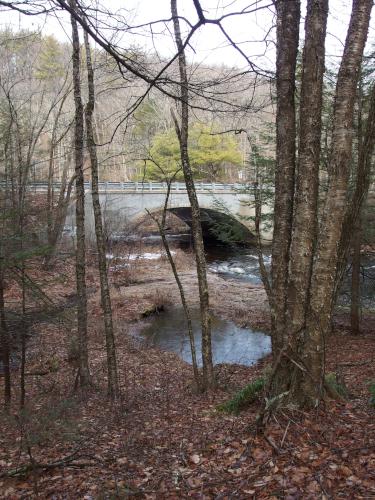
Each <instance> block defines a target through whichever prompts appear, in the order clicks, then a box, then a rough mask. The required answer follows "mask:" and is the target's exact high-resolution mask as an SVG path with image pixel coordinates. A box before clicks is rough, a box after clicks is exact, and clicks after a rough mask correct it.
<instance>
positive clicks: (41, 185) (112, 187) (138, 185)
mask: <svg viewBox="0 0 375 500" xmlns="http://www.w3.org/2000/svg"><path fill="white" fill-rule="evenodd" d="M1 184H3V183H1ZM53 186H54V187H55V188H57V189H58V188H59V187H60V186H61V183H60V182H54V183H53ZM29 187H30V188H31V189H34V190H35V191H47V189H48V183H47V182H32V183H30V184H29ZM245 187H246V184H239V183H235V184H222V183H219V182H212V183H211V182H196V183H195V189H196V190H197V191H200V192H201V191H214V192H218V191H238V190H242V189H244V188H245ZM85 190H86V191H90V190H91V183H90V182H87V181H86V182H85ZM166 190H167V183H166V182H99V191H100V192H106V191H128V192H129V191H132V192H150V191H151V192H152V191H159V192H160V191H166ZM171 191H173V192H176V191H186V186H185V183H184V182H173V183H172V186H171Z"/></svg>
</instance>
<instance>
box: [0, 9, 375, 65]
mask: <svg viewBox="0 0 375 500" xmlns="http://www.w3.org/2000/svg"><path fill="white" fill-rule="evenodd" d="M95 2H96V0H92V1H91V3H92V4H94V3H95ZM271 3H272V1H271V0H201V5H202V8H203V10H204V12H205V15H206V17H207V18H211V19H214V18H217V17H219V16H222V15H225V14H228V13H230V12H240V11H241V10H242V9H245V8H248V6H251V5H252V4H253V5H254V4H256V5H257V6H258V7H265V6H267V5H269V4H271ZM124 4H126V9H127V10H124V9H123V5H124ZM102 5H105V8H107V9H108V10H110V11H112V12H116V13H117V14H118V15H119V19H120V16H121V19H123V20H126V22H127V23H128V24H129V25H132V26H134V25H139V24H142V23H148V22H153V21H156V20H160V19H168V18H170V0H127V1H126V2H125V1H124V0H102ZM329 5H330V16H329V23H328V32H327V40H326V46H327V61H328V63H330V64H333V63H334V62H336V63H337V62H338V61H339V57H340V55H341V52H342V47H343V42H344V41H345V34H346V28H347V24H348V20H349V13H350V7H351V1H350V0H330V2H329ZM178 9H179V14H180V16H184V17H186V18H187V19H188V20H189V21H190V22H191V23H192V24H194V23H196V21H197V19H198V18H197V14H196V11H195V8H194V4H193V0H179V1H178ZM304 11H305V7H304V6H303V9H302V12H303V13H304ZM373 17H375V15H374V16H373ZM102 21H104V22H105V24H106V31H105V33H106V34H107V35H106V36H108V37H110V36H111V33H113V31H111V27H113V26H114V23H113V21H110V26H108V21H109V17H108V16H102ZM273 23H274V15H273V11H272V8H264V9H263V10H259V11H258V12H254V13H250V14H242V15H235V16H232V17H229V18H227V19H226V20H224V21H223V27H224V28H225V30H226V31H227V33H228V35H229V36H230V38H231V39H232V40H233V41H235V42H236V43H237V45H238V47H239V48H240V49H241V50H242V51H243V52H244V53H246V55H247V56H248V57H250V59H251V60H252V61H253V62H255V63H257V64H258V65H259V66H260V67H262V68H266V69H273V65H274V60H275V46H274V43H273V41H274V37H275V32H274V31H275V30H272V26H273ZM0 25H1V27H5V26H10V25H11V26H12V27H13V28H14V29H18V28H29V29H40V30H42V32H43V33H45V34H53V35H54V36H56V37H57V38H58V39H59V40H68V39H69V38H70V25H69V18H68V16H66V15H61V14H60V15H59V16H56V15H49V16H38V17H29V16H24V15H21V14H16V13H9V12H7V13H5V12H3V13H1V21H0ZM181 26H182V29H184V27H185V33H187V29H188V26H187V24H186V23H183V22H181ZM171 28H172V26H171V25H170V24H168V23H158V24H154V25H153V27H152V31H153V36H151V34H150V27H149V26H147V27H144V28H139V29H137V30H133V31H132V33H126V32H125V30H121V33H122V35H121V36H117V38H116V42H117V43H118V44H119V45H122V46H124V47H128V46H129V45H132V46H140V47H142V48H143V49H144V50H146V51H147V52H155V53H156V54H158V55H159V57H162V58H166V57H168V56H170V55H172V54H173V53H174V52H175V46H174V42H173V37H172V36H171ZM301 29H302V28H301ZM270 30H271V31H270ZM369 38H370V40H372V39H373V38H374V23H372V27H371V29H370V36H369ZM265 39H266V40H267V43H265V42H264V40H265ZM187 55H188V59H189V61H190V62H197V63H203V64H215V65H221V64H225V65H226V66H230V67H232V66H237V67H240V68H246V66H247V62H246V60H245V58H244V57H243V56H242V55H241V54H240V52H239V51H237V50H235V49H234V48H233V47H232V46H230V44H229V42H228V40H227V39H226V38H225V37H224V35H223V34H222V33H221V31H220V29H219V28H218V27H217V26H214V25H206V26H204V27H202V28H201V29H200V30H199V31H198V32H196V33H195V35H194V37H193V38H192V40H191V45H190V47H189V49H188V51H187Z"/></svg>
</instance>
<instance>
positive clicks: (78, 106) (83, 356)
mask: <svg viewBox="0 0 375 500" xmlns="http://www.w3.org/2000/svg"><path fill="white" fill-rule="evenodd" d="M70 6H71V8H73V9H74V8H75V0H70ZM71 25H72V40H73V55H72V61H73V86H74V103H75V131H74V160H75V186H76V240H77V241H76V280H77V328H78V347H79V361H78V363H79V368H78V382H79V384H80V386H81V387H86V386H87V385H89V384H90V371H89V359H88V346H87V292H86V242H85V186H84V178H83V147H84V118H83V104H82V97H81V77H80V70H81V56H80V43H79V34H78V27H77V22H76V20H75V18H74V17H73V16H71Z"/></svg>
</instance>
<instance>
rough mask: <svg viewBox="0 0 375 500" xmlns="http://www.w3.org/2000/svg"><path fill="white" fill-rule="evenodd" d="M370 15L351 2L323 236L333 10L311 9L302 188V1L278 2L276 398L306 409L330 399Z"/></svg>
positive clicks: (318, 4) (319, 4) (312, 0)
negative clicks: (337, 294)
mask: <svg viewBox="0 0 375 500" xmlns="http://www.w3.org/2000/svg"><path fill="white" fill-rule="evenodd" d="M291 6H293V9H292V8H291ZM371 6H372V1H371V0H365V1H359V0H354V1H353V9H352V16H351V21H350V26H349V29H348V35H347V40H346V45H345V49H344V55H343V58H342V61H341V67H340V71H339V75H338V81H337V86H336V98H335V106H334V118H333V121H334V126H333V131H332V141H331V144H332V145H331V152H330V161H329V182H328V194H327V196H326V198H325V207H324V213H323V219H322V222H321V225H320V228H319V233H318V228H317V215H318V203H317V200H318V181H319V164H320V151H321V145H320V144H321V122H322V116H321V115H322V90H323V72H324V40H325V32H326V23H327V16H328V2H327V0H309V1H308V2H307V16H306V22H305V48H304V55H303V68H302V69H303V71H302V81H301V104H300V123H299V130H298V135H299V158H298V167H297V172H296V183H295V185H294V161H295V160H294V158H295V149H294V148H295V137H296V128H295V121H294V120H295V109H294V87H293V84H294V82H295V60H296V50H297V46H298V22H299V6H298V7H297V2H295V3H293V2H292V3H291V2H287V1H286V2H285V1H282V0H281V1H279V2H278V3H277V14H278V27H277V34H278V53H277V98H278V107H277V157H276V185H275V228H274V241H273V263H272V302H273V305H274V307H273V354H274V369H273V372H272V377H271V380H270V391H271V397H277V396H280V394H283V397H287V399H288V400H289V401H290V402H292V403H293V404H297V405H298V406H300V407H313V406H316V405H317V404H318V403H319V401H320V399H321V396H322V393H323V385H324V348H325V340H324V339H325V335H326V333H327V331H328V330H329V328H330V325H331V313H332V307H331V305H332V302H333V297H334V290H335V288H334V284H335V277H336V268H337V259H338V246H339V245H338V244H339V242H340V237H341V234H342V233H341V232H342V226H343V220H344V215H345V208H346V201H347V191H348V177H349V165H350V161H351V153H352V135H353V121H354V103H355V98H356V87H357V83H358V75H359V68H360V64H361V59H362V55H363V50H364V45H365V41H366V35H367V30H368V23H369V17H370V11H371ZM293 202H294V206H293ZM292 212H293V213H292ZM291 230H292V233H291Z"/></svg>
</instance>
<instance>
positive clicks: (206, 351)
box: [171, 0, 215, 389]
mask: <svg viewBox="0 0 375 500" xmlns="http://www.w3.org/2000/svg"><path fill="white" fill-rule="evenodd" d="M171 12H172V17H173V26H174V33H175V39H176V45H177V49H178V52H179V56H178V63H179V71H180V93H181V126H180V127H179V125H178V122H177V120H175V126H176V133H177V135H178V139H179V143H180V152H181V163H182V169H183V172H184V178H185V184H186V190H187V193H188V197H189V201H190V206H191V218H192V234H193V241H194V250H195V259H196V265H197V275H198V287H199V298H200V312H201V322H202V362H203V388H204V389H209V388H211V387H214V386H215V376H214V369H213V362H212V347H211V318H210V310H209V293H208V283H207V270H206V257H205V253H204V245H203V235H202V226H201V219H200V209H199V203H198V198H197V193H196V191H195V185H194V179H193V173H192V169H191V165H190V160H189V151H188V135H189V89H188V78H187V73H186V58H185V51H184V47H183V43H182V38H181V30H180V23H179V19H178V12H177V0H171Z"/></svg>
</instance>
